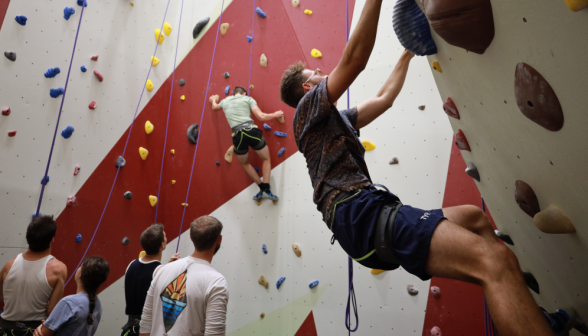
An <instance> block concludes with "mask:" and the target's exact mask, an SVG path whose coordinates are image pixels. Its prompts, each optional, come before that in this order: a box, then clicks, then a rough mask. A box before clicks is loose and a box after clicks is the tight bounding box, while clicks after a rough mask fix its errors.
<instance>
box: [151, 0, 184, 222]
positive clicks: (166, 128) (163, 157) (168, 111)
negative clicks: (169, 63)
mask: <svg viewBox="0 0 588 336" xmlns="http://www.w3.org/2000/svg"><path fill="white" fill-rule="evenodd" d="M183 12H184V0H182V6H181V8H180V23H179V24H178V40H177V43H176V55H175V57H174V71H173V72H172V87H171V92H170V93H169V106H168V107H167V121H166V123H165V140H164V141H163V155H162V158H161V172H160V173H159V188H158V189H157V200H158V201H157V206H156V207H155V220H154V221H153V222H154V223H157V212H158V211H159V194H160V193H161V179H162V178H163V163H164V162H165V148H166V146H167V130H168V128H169V115H170V111H171V104H172V96H173V93H174V86H175V84H174V83H175V77H176V62H177V59H178V47H179V46H180V27H182V13H183Z"/></svg>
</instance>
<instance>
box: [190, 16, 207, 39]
mask: <svg viewBox="0 0 588 336" xmlns="http://www.w3.org/2000/svg"><path fill="white" fill-rule="evenodd" d="M208 21H210V18H209V17H206V18H204V19H202V20H200V21H198V23H197V24H196V26H194V30H193V31H192V37H194V38H197V37H198V35H199V34H200V32H201V31H202V29H203V28H204V26H206V25H207V24H208Z"/></svg>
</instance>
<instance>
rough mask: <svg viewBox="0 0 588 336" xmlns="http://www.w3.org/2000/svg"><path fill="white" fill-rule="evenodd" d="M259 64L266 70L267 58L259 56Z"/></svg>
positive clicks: (263, 55)
mask: <svg viewBox="0 0 588 336" xmlns="http://www.w3.org/2000/svg"><path fill="white" fill-rule="evenodd" d="M259 64H261V66H262V67H264V68H267V57H265V54H261V57H260V58H259Z"/></svg>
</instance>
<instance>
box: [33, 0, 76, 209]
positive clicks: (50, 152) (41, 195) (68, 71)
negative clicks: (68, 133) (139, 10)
mask: <svg viewBox="0 0 588 336" xmlns="http://www.w3.org/2000/svg"><path fill="white" fill-rule="evenodd" d="M85 5H86V0H84V3H83V4H82V11H81V12H80V20H79V21H78V29H77V31H76V38H75V40H74V46H73V50H72V52H71V60H70V61H69V69H68V70H67V77H66V78H65V88H64V90H63V96H62V97H61V105H60V106H59V114H58V115H57V123H56V124H55V131H54V132H53V141H52V142H51V150H49V159H48V160H47V168H45V175H43V179H42V181H43V182H42V183H41V184H42V187H41V194H40V196H39V204H38V205H37V211H36V212H35V217H36V216H39V214H40V211H41V203H42V202H43V194H44V193H45V186H46V185H47V182H48V181H47V180H48V178H49V176H48V174H49V166H50V165H51V158H52V157H53V148H54V147H55V139H56V138H57V130H58V129H59V121H60V120H61V112H62V111H63V102H64V101H65V94H66V93H67V86H68V84H69V75H70V73H71V66H72V64H73V58H74V55H75V54H76V45H77V44H78V35H79V34H80V28H81V27H82V17H83V16H84V7H85Z"/></svg>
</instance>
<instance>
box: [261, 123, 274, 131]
mask: <svg viewBox="0 0 588 336" xmlns="http://www.w3.org/2000/svg"><path fill="white" fill-rule="evenodd" d="M263 128H265V129H266V130H268V131H271V130H272V128H271V126H270V125H268V124H266V123H263Z"/></svg>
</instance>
